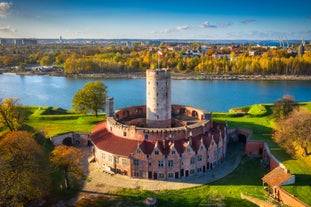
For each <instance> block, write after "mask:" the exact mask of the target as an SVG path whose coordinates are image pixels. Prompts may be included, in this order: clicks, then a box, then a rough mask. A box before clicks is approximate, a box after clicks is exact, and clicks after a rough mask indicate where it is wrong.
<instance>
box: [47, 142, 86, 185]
mask: <svg viewBox="0 0 311 207" xmlns="http://www.w3.org/2000/svg"><path fill="white" fill-rule="evenodd" d="M82 156H83V152H82V151H81V150H80V149H78V148H75V147H70V146H66V145H61V146H56V147H55V149H54V150H53V151H52V153H51V157H50V160H51V163H52V165H53V166H54V167H55V168H56V169H57V170H59V171H62V173H63V176H64V184H65V188H66V189H67V190H68V189H70V188H71V182H70V181H71V179H70V177H71V178H76V179H78V178H81V176H82V175H83V170H82V167H81V159H82Z"/></svg>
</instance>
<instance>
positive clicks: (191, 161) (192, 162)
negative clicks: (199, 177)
mask: <svg viewBox="0 0 311 207" xmlns="http://www.w3.org/2000/svg"><path fill="white" fill-rule="evenodd" d="M190 164H191V165H193V164H194V157H191V159H190Z"/></svg>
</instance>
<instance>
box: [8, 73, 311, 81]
mask: <svg viewBox="0 0 311 207" xmlns="http://www.w3.org/2000/svg"><path fill="white" fill-rule="evenodd" d="M4 74H17V75H50V76H64V77H72V78H104V79H122V78H123V79H144V78H145V77H146V74H145V72H133V73H90V74H82V73H80V74H64V73H60V72H33V71H29V72H10V73H6V72H4ZM171 78H172V79H173V80H307V81H308V80H311V76H308V75H231V74H230V75H229V74H223V75H216V74H193V73H172V74H171Z"/></svg>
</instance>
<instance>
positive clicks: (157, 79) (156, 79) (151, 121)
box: [146, 69, 172, 128]
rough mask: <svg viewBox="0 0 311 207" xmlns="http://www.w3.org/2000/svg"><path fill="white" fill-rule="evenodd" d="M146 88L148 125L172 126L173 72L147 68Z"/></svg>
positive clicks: (153, 126) (152, 126) (151, 126)
mask: <svg viewBox="0 0 311 207" xmlns="http://www.w3.org/2000/svg"><path fill="white" fill-rule="evenodd" d="M146 88H147V89H146V93H147V94H146V124H147V127H150V128H169V127H171V117H172V115H171V114H172V107H171V72H170V71H169V70H167V69H149V70H147V71H146Z"/></svg>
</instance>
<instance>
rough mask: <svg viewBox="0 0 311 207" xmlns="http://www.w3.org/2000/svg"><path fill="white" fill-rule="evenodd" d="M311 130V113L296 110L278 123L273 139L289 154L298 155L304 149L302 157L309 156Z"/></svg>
mask: <svg viewBox="0 0 311 207" xmlns="http://www.w3.org/2000/svg"><path fill="white" fill-rule="evenodd" d="M310 129H311V112H309V111H307V110H304V109H300V110H298V109H296V110H294V111H293V112H292V113H291V114H290V115H289V116H288V117H287V118H286V119H281V120H279V121H277V122H276V126H275V131H274V134H273V139H274V140H275V141H276V142H277V143H279V144H280V146H281V147H283V148H284V149H285V150H286V151H287V152H288V153H289V154H292V155H297V152H299V150H300V149H302V150H303V153H302V156H308V155H310V152H309V151H308V149H309V148H310V147H311V133H310Z"/></svg>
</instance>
